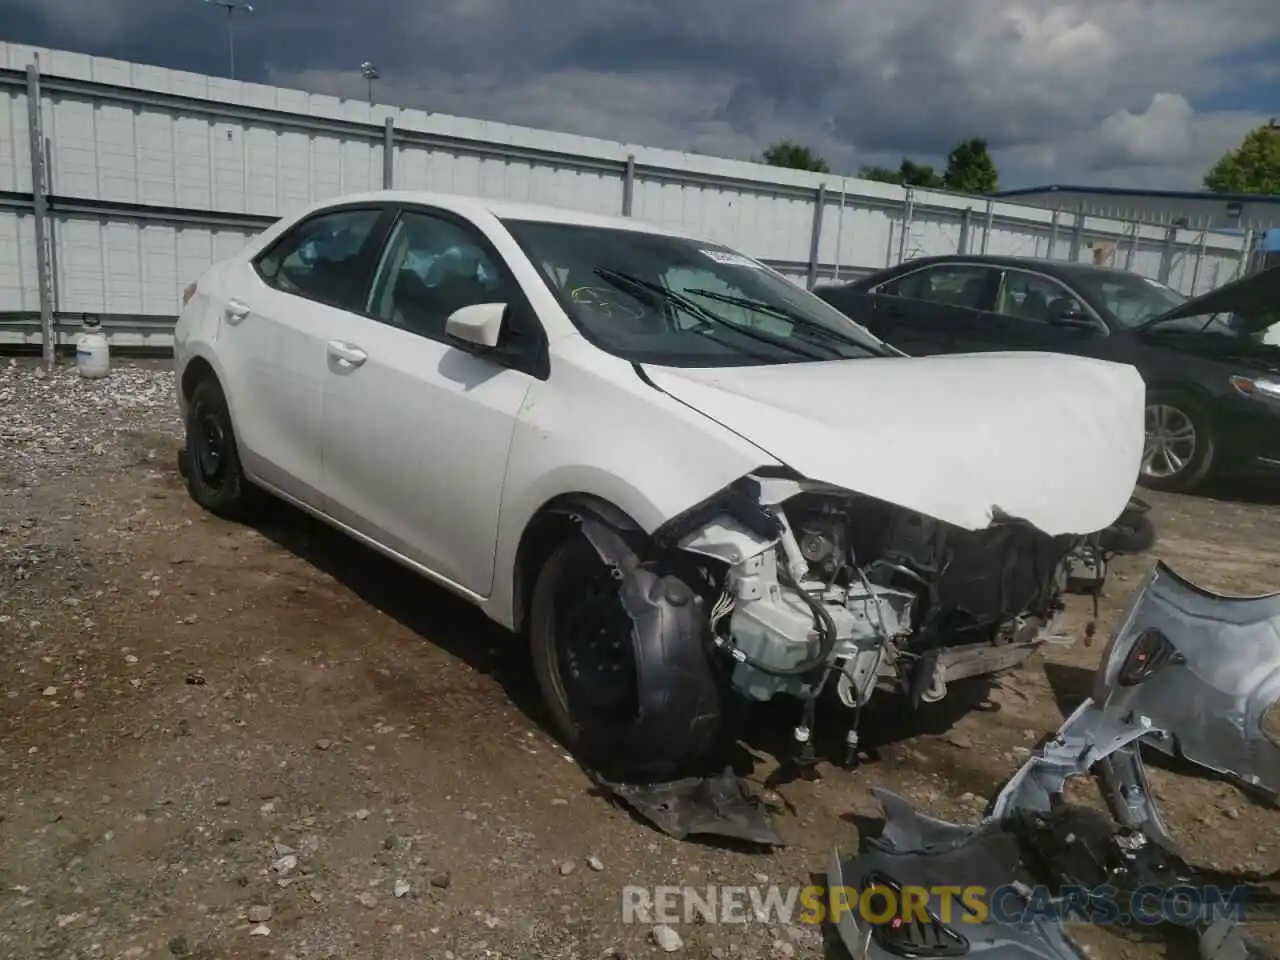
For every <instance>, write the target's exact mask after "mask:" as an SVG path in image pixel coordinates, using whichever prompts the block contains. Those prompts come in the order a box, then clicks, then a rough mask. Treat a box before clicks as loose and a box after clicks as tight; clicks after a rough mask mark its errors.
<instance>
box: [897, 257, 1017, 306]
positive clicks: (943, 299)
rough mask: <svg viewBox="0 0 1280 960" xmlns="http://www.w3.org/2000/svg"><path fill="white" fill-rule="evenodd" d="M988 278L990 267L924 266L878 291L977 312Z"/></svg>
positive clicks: (989, 277) (966, 265) (970, 265)
mask: <svg viewBox="0 0 1280 960" xmlns="http://www.w3.org/2000/svg"><path fill="white" fill-rule="evenodd" d="M992 275H993V271H992V270H991V268H989V267H979V266H974V265H972V264H947V265H942V266H937V267H925V268H924V269H923V270H917V271H915V272H914V273H908V274H907V275H906V276H902V277H898V278H897V279H896V280H892V281H890V282H889V283H886V284H885V285H884V286H883V287H881V288H880V292H881V293H887V294H890V295H891V296H896V297H906V298H907V299H908V300H927V301H928V302H930V303H943V304H947V305H948V306H952V307H968V308H969V309H971V310H981V309H983V302H984V299H985V297H986V293H987V289H988V287H989V285H990V281H991V279H992Z"/></svg>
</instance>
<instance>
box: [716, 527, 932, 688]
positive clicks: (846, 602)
mask: <svg viewBox="0 0 1280 960" xmlns="http://www.w3.org/2000/svg"><path fill="white" fill-rule="evenodd" d="M728 588H729V590H730V591H731V592H732V593H733V594H734V595H735V602H734V607H733V614H732V616H731V617H730V618H729V636H730V638H731V642H732V649H733V651H734V654H735V658H736V659H737V660H738V661H739V662H738V663H737V664H736V665H735V667H734V671H733V678H732V679H733V685H734V686H735V687H736V688H737V689H738V690H739V691H740V692H742V693H743V694H744V695H746V696H748V697H750V698H752V699H754V700H769V699H771V698H772V697H774V696H776V695H777V694H778V693H780V692H785V693H789V694H792V695H794V696H799V697H803V696H807V695H808V694H809V693H811V692H812V691H813V687H814V684H815V683H818V682H821V680H822V678H821V677H813V676H809V677H805V676H795V675H792V674H791V671H794V670H795V668H796V667H797V666H798V665H800V664H803V663H805V662H806V661H807V660H811V659H812V658H813V657H814V656H816V655H817V653H818V649H819V643H820V637H819V633H818V626H817V624H816V623H815V622H814V614H813V610H812V607H811V603H812V600H807V599H806V598H805V597H803V596H802V595H801V594H800V592H799V591H798V590H796V589H795V588H792V587H789V586H785V585H783V584H782V583H780V582H779V580H778V559H777V557H776V555H775V554H773V553H771V552H767V553H763V554H760V555H758V556H755V557H752V558H751V559H750V560H748V561H747V562H746V563H743V564H740V565H739V567H736V568H734V569H733V570H731V571H730V575H729V584H728ZM821 602H822V603H823V605H824V607H825V609H826V610H827V612H828V614H829V615H830V617H831V620H832V622H833V623H834V625H835V628H836V642H835V646H834V648H833V649H832V653H831V664H830V665H831V666H832V667H833V668H835V669H837V670H839V679H838V680H837V685H838V689H840V688H843V693H841V698H842V699H844V700H845V702H846V703H848V704H849V705H850V706H853V705H856V704H858V703H863V702H865V701H866V699H867V697H869V696H870V694H871V691H872V690H873V689H874V683H875V679H876V677H877V675H878V670H879V667H880V665H881V663H882V661H883V658H884V645H885V641H886V640H888V641H892V640H894V639H895V638H900V637H903V636H906V635H908V634H909V633H910V632H911V612H912V608H913V605H914V603H915V596H914V595H913V594H910V593H908V592H906V591H903V590H895V589H892V588H877V587H874V586H872V587H870V592H868V588H867V587H866V586H863V585H857V586H855V587H852V588H850V589H849V590H845V589H843V588H839V587H832V588H828V589H826V590H825V591H823V593H822V594H821ZM748 661H749V662H748Z"/></svg>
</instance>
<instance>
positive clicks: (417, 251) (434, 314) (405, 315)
mask: <svg viewBox="0 0 1280 960" xmlns="http://www.w3.org/2000/svg"><path fill="white" fill-rule="evenodd" d="M512 293H513V289H512V286H511V283H510V281H509V280H508V279H507V278H506V274H505V273H504V272H503V271H501V270H499V269H498V265H497V264H496V263H495V262H494V260H493V258H492V257H491V256H490V254H489V253H488V251H487V250H485V249H484V247H482V246H481V244H480V242H479V241H478V240H477V239H476V238H475V237H473V236H472V235H471V234H470V233H469V232H468V231H467V230H465V229H464V228H463V227H461V226H460V225H458V224H456V223H454V222H453V221H451V220H445V219H443V218H441V217H436V216H432V215H431V214H426V213H416V212H411V211H406V212H405V213H404V214H403V215H402V216H401V217H400V219H399V221H398V222H397V223H396V225H395V227H394V228H393V230H392V232H391V237H390V239H389V240H388V241H387V247H386V253H384V254H383V257H382V263H381V265H380V266H379V268H378V273H377V277H376V279H375V280H374V284H373V289H372V290H371V291H370V294H369V306H368V312H369V313H370V314H371V315H372V316H374V317H377V318H378V319H379V320H382V321H384V322H386V323H389V324H391V325H393V326H396V327H401V328H403V329H405V330H409V331H411V332H413V333H417V334H420V335H422V336H424V337H430V338H432V339H433V340H444V339H445V324H446V323H447V321H448V319H449V315H450V314H452V313H453V312H454V311H455V310H459V309H461V308H462V307H469V306H474V305H476V304H480V303H510V302H511V300H512Z"/></svg>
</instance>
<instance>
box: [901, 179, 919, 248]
mask: <svg viewBox="0 0 1280 960" xmlns="http://www.w3.org/2000/svg"><path fill="white" fill-rule="evenodd" d="M915 215H916V192H915V191H914V190H913V189H911V188H910V187H907V195H906V197H905V199H904V200H903V204H902V233H900V234H899V235H898V262H899V263H902V262H904V261H905V260H906V259H907V238H908V237H909V236H910V235H911V221H912V220H913V219H915Z"/></svg>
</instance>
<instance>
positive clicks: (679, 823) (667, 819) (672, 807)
mask: <svg viewBox="0 0 1280 960" xmlns="http://www.w3.org/2000/svg"><path fill="white" fill-rule="evenodd" d="M594 779H595V782H596V784H597V785H598V786H599V787H601V788H602V789H604V790H605V791H607V792H608V793H610V794H611V795H613V796H614V797H615V798H617V799H618V800H619V801H620V802H621V803H623V804H625V805H626V806H627V807H629V808H631V810H633V811H634V812H635V813H636V814H637V815H639V816H640V817H642V818H643V819H645V820H647V821H649V822H650V823H651V824H653V825H654V826H655V827H657V828H658V829H659V830H661V831H662V832H663V833H665V834H667V835H668V836H670V837H674V838H675V839H677V840H683V839H685V838H686V837H690V836H720V837H729V838H731V839H734V840H744V841H746V842H748V843H754V844H759V845H760V846H766V847H781V846H784V843H783V841H782V838H781V837H779V836H778V834H777V831H775V830H774V828H773V823H772V821H771V820H770V818H769V813H768V811H767V810H766V809H765V806H764V804H763V802H762V801H761V800H760V799H759V798H758V797H755V796H753V795H752V794H751V793H750V791H749V790H748V788H747V785H746V784H745V783H744V782H743V781H742V780H741V779H739V778H738V777H736V776H734V775H733V772H732V771H729V770H726V771H725V772H724V773H723V774H721V775H720V776H718V777H689V778H687V779H684V780H675V781H672V782H670V783H657V784H628V783H611V782H609V781H607V780H604V779H602V778H600V777H595V778H594Z"/></svg>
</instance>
